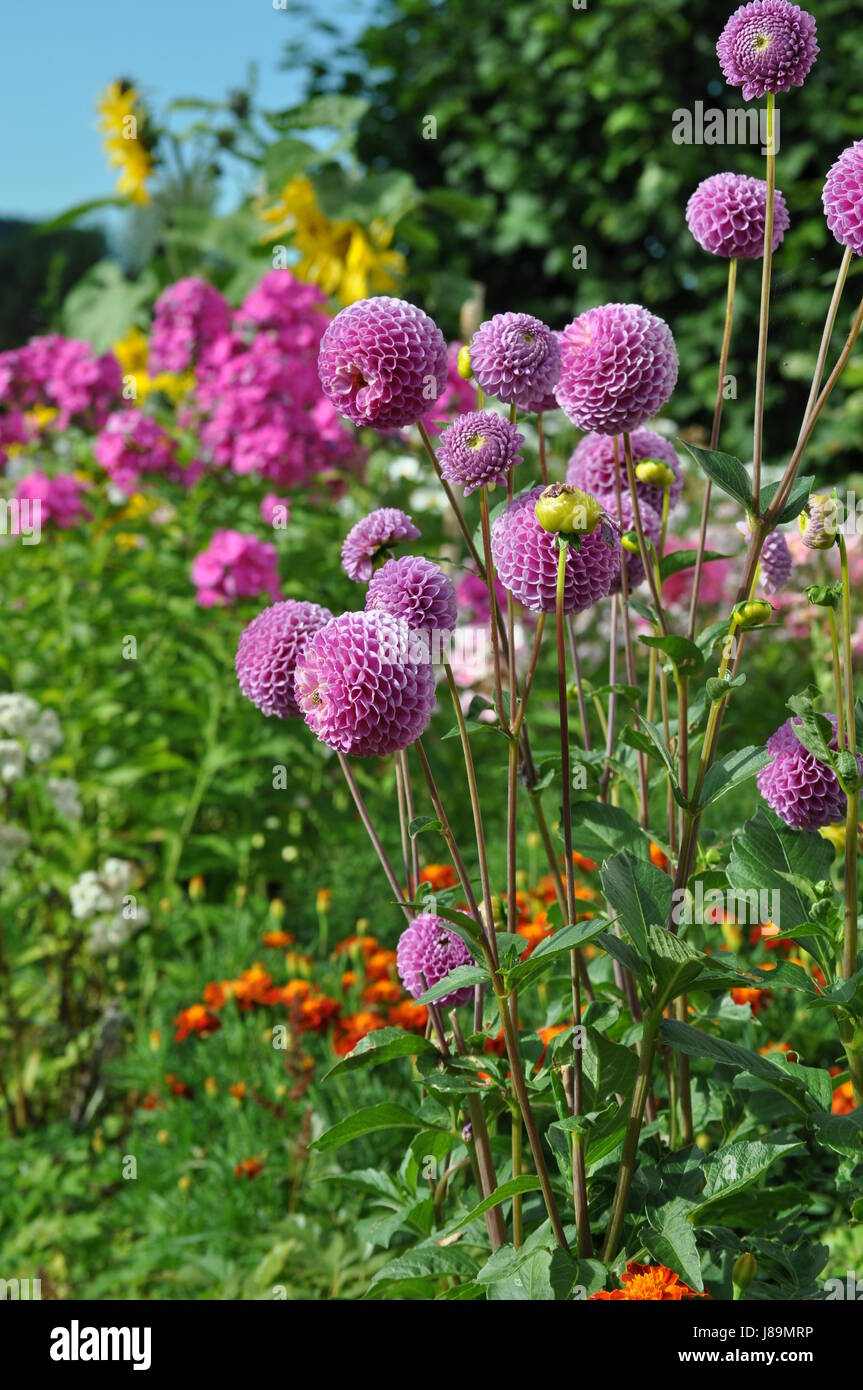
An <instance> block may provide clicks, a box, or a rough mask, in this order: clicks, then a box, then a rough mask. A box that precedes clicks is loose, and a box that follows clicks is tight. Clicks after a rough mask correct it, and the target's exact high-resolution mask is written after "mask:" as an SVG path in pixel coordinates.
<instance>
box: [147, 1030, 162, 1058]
mask: <svg viewBox="0 0 863 1390" xmlns="http://www.w3.org/2000/svg"><path fill="white" fill-rule="evenodd" d="M161 1045H162V1034H161V1033H160V1032H159V1030H158V1028H154V1029H153V1031H152V1032H151V1034H150V1047H151V1048H152V1050H153V1051H154V1052H158V1051H159V1048H160V1047H161Z"/></svg>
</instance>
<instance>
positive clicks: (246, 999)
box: [230, 961, 273, 1011]
mask: <svg viewBox="0 0 863 1390" xmlns="http://www.w3.org/2000/svg"><path fill="white" fill-rule="evenodd" d="M272 985H273V977H272V975H268V974H267V972H266V970H265V969H264V967H263V966H262V965H261V963H260V962H259V961H256V962H255V964H254V965H253V966H252V967H251V968H250V969H249V970H244V971H243V973H242V975H241V976H240V978H239V980H231V981H230V987H231V992H232V994H233V996H234V998H235V999H236V1001H237V1003H238V1004H239V1006H240V1008H241V1009H243V1010H244V1011H245V1010H248V1009H251V1008H252V1006H253V1005H254V1004H265V1003H266V1002H267V999H266V996H267V993H268V992H269V990H270V989H272Z"/></svg>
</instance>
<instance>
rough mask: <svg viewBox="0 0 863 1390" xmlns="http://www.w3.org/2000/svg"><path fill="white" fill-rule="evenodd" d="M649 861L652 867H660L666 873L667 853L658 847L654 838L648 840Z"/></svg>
mask: <svg viewBox="0 0 863 1390" xmlns="http://www.w3.org/2000/svg"><path fill="white" fill-rule="evenodd" d="M650 862H651V864H653V866H654V868H657V869H661V870H662V872H663V873H668V855H667V854H666V853H665V850H664V849H660V847H659V845H658V844H657V843H656V841H655V840H651V842H650Z"/></svg>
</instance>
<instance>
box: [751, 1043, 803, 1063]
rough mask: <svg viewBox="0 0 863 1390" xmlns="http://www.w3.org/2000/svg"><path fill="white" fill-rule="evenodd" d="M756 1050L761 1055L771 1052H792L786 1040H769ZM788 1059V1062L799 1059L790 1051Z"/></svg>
mask: <svg viewBox="0 0 863 1390" xmlns="http://www.w3.org/2000/svg"><path fill="white" fill-rule="evenodd" d="M758 1051H759V1052H760V1054H761V1056H762V1057H767V1056H769V1055H770V1053H771V1052H792V1047H791V1044H790V1043H787V1042H769V1043H765V1044H764V1046H763V1047H759V1049H758ZM788 1060H789V1062H796V1061H798V1060H799V1059H798V1057H797V1054H796V1053H792V1056H790V1057H789V1058H788Z"/></svg>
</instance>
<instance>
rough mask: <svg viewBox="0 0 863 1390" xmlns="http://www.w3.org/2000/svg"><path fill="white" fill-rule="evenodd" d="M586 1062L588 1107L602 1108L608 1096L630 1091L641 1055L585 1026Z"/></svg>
mask: <svg viewBox="0 0 863 1390" xmlns="http://www.w3.org/2000/svg"><path fill="white" fill-rule="evenodd" d="M583 1061H584V1079H585V1083H586V1084H585V1093H586V1094H585V1107H586V1108H587V1109H588V1110H599V1109H600V1107H601V1106H602V1105H603V1103H604V1102H605V1101H607V1100H608V1099H610V1098H612V1097H614V1096H616V1095H625V1096H628V1095H629V1094H630V1093H631V1091H632V1087H633V1084H634V1082H635V1073H636V1071H637V1070H638V1057H637V1056H636V1054H635V1052H634V1051H633V1050H632V1048H630V1047H623V1045H622V1044H621V1043H615V1042H611V1040H610V1039H609V1038H607V1037H606V1036H605V1034H604V1033H600V1032H599V1031H598V1030H597V1029H596V1028H589V1027H586V1028H585V1030H584V1047H583Z"/></svg>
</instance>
